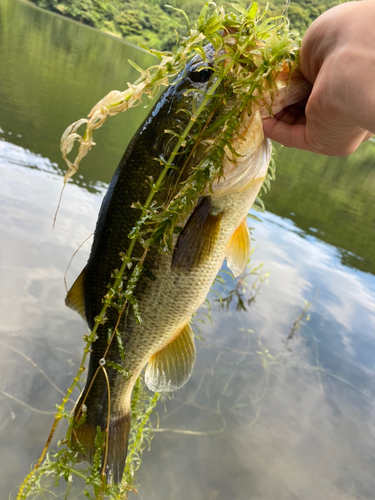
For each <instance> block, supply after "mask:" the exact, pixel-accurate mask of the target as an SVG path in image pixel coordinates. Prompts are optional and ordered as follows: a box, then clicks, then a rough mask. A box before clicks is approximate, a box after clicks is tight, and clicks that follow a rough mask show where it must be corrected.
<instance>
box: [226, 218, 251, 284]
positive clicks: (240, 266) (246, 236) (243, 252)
mask: <svg viewBox="0 0 375 500" xmlns="http://www.w3.org/2000/svg"><path fill="white" fill-rule="evenodd" d="M250 247H251V242H250V233H249V228H248V227H247V219H246V217H245V219H244V220H243V221H242V223H241V224H240V226H239V227H238V229H237V230H236V231H235V233H234V234H233V236H232V238H231V239H230V241H229V244H228V246H227V250H226V257H227V265H228V267H229V269H230V270H231V271H232V273H233V274H234V276H235V277H237V276H239V275H240V274H241V273H242V271H243V270H244V269H245V267H246V264H247V261H248V259H249V255H250Z"/></svg>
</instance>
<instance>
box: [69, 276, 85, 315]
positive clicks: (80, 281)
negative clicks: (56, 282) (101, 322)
mask: <svg viewBox="0 0 375 500" xmlns="http://www.w3.org/2000/svg"><path fill="white" fill-rule="evenodd" d="M85 270H86V268H84V269H83V271H82V272H81V274H80V275H79V276H78V278H77V279H76V280H75V282H74V283H73V286H72V287H71V289H70V290H69V292H68V295H67V296H66V298H65V304H66V305H67V306H68V307H70V309H73V311H77V313H78V314H80V315H81V316H82V318H83V319H84V320H85V321H86V314H85V294H84V284H85Z"/></svg>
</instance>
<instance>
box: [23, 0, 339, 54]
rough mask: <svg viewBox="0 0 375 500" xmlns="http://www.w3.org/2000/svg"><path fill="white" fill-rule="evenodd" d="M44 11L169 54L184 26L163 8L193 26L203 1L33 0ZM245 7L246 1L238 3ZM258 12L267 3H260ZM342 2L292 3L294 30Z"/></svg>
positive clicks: (275, 10)
mask: <svg viewBox="0 0 375 500" xmlns="http://www.w3.org/2000/svg"><path fill="white" fill-rule="evenodd" d="M32 1H33V3H35V4H36V5H38V6H39V7H42V8H44V9H48V10H51V11H53V12H57V13H59V14H63V15H64V16H68V17H70V18H72V19H75V20H76V21H79V22H81V23H84V24H87V25H90V26H93V27H94V28H97V29H100V30H102V31H106V32H108V33H111V34H113V35H116V36H118V37H120V38H124V39H125V40H127V41H128V42H130V43H133V44H139V43H144V44H146V45H147V46H148V47H150V48H155V49H159V50H170V49H172V48H173V47H174V45H175V44H176V33H175V30H176V31H177V32H178V33H179V35H180V36H184V35H185V34H186V33H187V23H186V19H185V18H184V16H183V15H182V14H181V13H180V12H177V11H176V10H173V9H172V8H170V7H168V6H166V4H167V3H169V4H170V5H171V6H172V7H174V8H177V9H183V10H184V11H185V12H186V14H187V16H188V18H189V19H190V20H191V21H192V22H193V21H195V20H196V19H197V18H198V15H199V12H200V10H201V8H202V6H203V5H204V3H205V1H204V0H32ZM217 3H218V4H219V5H223V7H224V8H225V10H226V11H229V10H231V9H232V7H231V1H230V0H218V1H217ZM236 3H238V4H239V5H241V6H243V7H248V5H249V3H250V2H249V1H248V0H237V2H236ZM258 3H259V5H260V7H261V8H264V7H265V6H266V1H264V0H260V1H259V2H258ZM339 3H343V2H342V0H341V1H340V0H322V1H318V2H317V1H316V0H315V1H314V0H294V1H293V0H292V2H291V4H290V6H289V9H288V16H289V19H290V21H291V26H292V28H293V29H297V30H298V31H300V33H304V32H305V31H306V29H307V27H308V26H309V25H310V24H311V22H312V21H313V20H314V19H315V18H316V17H318V16H319V15H320V14H322V13H323V12H324V11H326V10H327V9H329V8H331V7H333V6H334V5H337V4H339ZM284 6H285V0H273V1H272V2H271V3H270V6H269V13H270V14H271V15H278V14H281V12H282V11H283V9H284Z"/></svg>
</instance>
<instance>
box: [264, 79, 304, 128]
mask: <svg viewBox="0 0 375 500" xmlns="http://www.w3.org/2000/svg"><path fill="white" fill-rule="evenodd" d="M276 83H277V89H275V91H274V93H273V95H272V97H271V94H270V93H268V94H265V95H264V97H263V99H262V100H263V102H264V106H262V107H261V108H260V116H261V118H262V120H264V119H266V118H269V117H270V116H273V115H276V114H277V113H278V112H279V111H281V110H282V109H284V108H286V107H288V106H292V105H293V104H297V103H298V102H300V101H303V100H304V99H307V98H308V97H309V95H310V94H311V89H312V85H311V83H310V82H309V81H308V80H306V78H305V77H304V76H303V75H302V73H301V71H300V70H298V69H297V70H295V71H294V72H293V73H292V74H291V75H290V74H289V72H288V71H283V72H282V73H281V74H280V75H279V76H278V78H277V81H276ZM270 110H272V113H270Z"/></svg>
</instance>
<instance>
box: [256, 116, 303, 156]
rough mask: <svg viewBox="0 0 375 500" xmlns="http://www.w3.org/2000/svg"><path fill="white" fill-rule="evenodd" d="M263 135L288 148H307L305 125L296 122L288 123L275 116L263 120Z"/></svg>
mask: <svg viewBox="0 0 375 500" xmlns="http://www.w3.org/2000/svg"><path fill="white" fill-rule="evenodd" d="M263 131H264V135H265V136H266V137H268V138H269V139H272V140H273V141H276V142H279V143H280V144H283V145H284V146H286V147H288V148H298V149H304V150H309V146H308V144H307V143H306V139H305V125H304V124H303V123H297V124H292V125H290V124H289V123H286V122H284V121H282V120H277V119H276V118H266V119H265V120H263Z"/></svg>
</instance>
